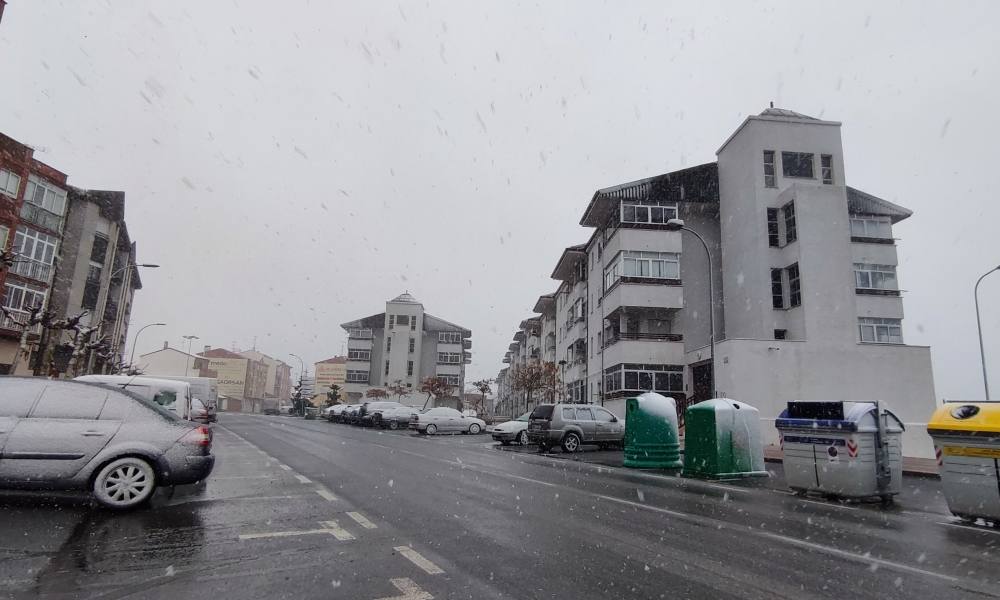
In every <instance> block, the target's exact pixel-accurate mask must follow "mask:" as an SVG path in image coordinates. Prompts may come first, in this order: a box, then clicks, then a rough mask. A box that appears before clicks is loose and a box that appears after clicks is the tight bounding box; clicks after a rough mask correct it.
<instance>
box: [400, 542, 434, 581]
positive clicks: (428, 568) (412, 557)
mask: <svg viewBox="0 0 1000 600" xmlns="http://www.w3.org/2000/svg"><path fill="white" fill-rule="evenodd" d="M393 550H395V551H396V552H399V553H400V554H402V555H403V556H404V557H406V558H407V559H409V561H410V562H411V563H413V564H415V565H417V566H418V567H420V568H421V569H423V570H424V572H425V573H427V574H428V575H440V574H441V573H444V570H443V569H442V568H441V567H439V566H437V565H436V564H434V563H432V562H431V561H429V560H427V559H426V558H424V557H423V555H421V554H420V553H419V552H417V551H416V550H414V549H413V548H410V547H409V546H396V547H395V548H393Z"/></svg>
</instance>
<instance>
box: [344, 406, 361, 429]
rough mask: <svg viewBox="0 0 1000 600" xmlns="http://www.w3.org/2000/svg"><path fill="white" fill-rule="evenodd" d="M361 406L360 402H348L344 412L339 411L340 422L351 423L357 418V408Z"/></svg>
mask: <svg viewBox="0 0 1000 600" xmlns="http://www.w3.org/2000/svg"><path fill="white" fill-rule="evenodd" d="M360 408H361V405H360V404H348V405H347V408H345V409H344V412H342V413H340V422H341V423H348V424H350V425H353V424H354V423H356V422H357V419H358V409H360Z"/></svg>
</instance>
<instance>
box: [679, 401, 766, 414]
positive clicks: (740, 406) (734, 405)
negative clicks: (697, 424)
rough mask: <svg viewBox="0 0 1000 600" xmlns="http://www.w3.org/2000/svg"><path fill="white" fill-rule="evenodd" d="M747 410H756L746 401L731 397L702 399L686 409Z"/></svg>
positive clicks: (713, 410) (714, 410)
mask: <svg viewBox="0 0 1000 600" xmlns="http://www.w3.org/2000/svg"><path fill="white" fill-rule="evenodd" d="M733 409H736V410H748V411H750V412H754V413H756V412H758V410H757V409H756V408H754V407H753V406H750V405H749V404H747V403H746V402H739V401H738V400H733V399H731V398H712V399H710V400H703V401H701V402H699V403H698V404H692V405H691V406H689V407H687V410H689V411H691V410H693V411H702V410H705V411H712V412H718V411H722V410H726V411H728V410H733Z"/></svg>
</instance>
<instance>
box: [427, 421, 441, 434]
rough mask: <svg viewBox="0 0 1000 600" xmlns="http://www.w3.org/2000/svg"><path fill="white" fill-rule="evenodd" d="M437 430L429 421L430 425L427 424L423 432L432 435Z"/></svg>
mask: <svg viewBox="0 0 1000 600" xmlns="http://www.w3.org/2000/svg"><path fill="white" fill-rule="evenodd" d="M437 430H438V428H437V425H435V424H433V423H431V424H430V425H428V426H427V429H425V430H424V433H426V434H427V435H434V434H435V433H437Z"/></svg>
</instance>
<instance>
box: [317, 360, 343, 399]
mask: <svg viewBox="0 0 1000 600" xmlns="http://www.w3.org/2000/svg"><path fill="white" fill-rule="evenodd" d="M313 374H314V376H315V380H316V385H315V388H314V390H313V394H314V396H313V398H314V399H318V400H319V404H325V402H326V393H327V392H329V391H330V386H332V385H337V386H340V400H341V402H346V401H347V392H346V390H345V389H344V385H345V383H346V382H347V357H346V356H334V357H332V358H328V359H326V360H321V361H319V362H318V363H315V364H313Z"/></svg>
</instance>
